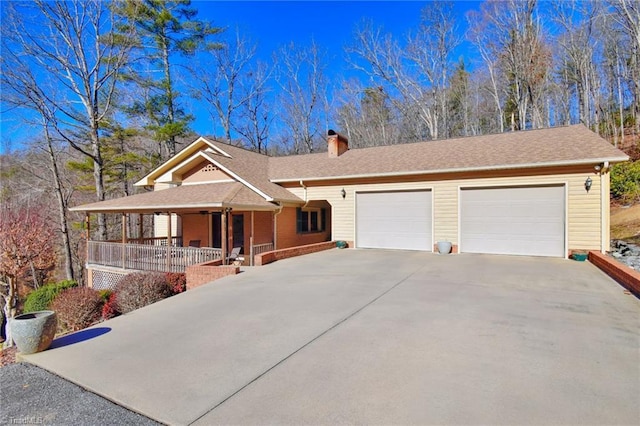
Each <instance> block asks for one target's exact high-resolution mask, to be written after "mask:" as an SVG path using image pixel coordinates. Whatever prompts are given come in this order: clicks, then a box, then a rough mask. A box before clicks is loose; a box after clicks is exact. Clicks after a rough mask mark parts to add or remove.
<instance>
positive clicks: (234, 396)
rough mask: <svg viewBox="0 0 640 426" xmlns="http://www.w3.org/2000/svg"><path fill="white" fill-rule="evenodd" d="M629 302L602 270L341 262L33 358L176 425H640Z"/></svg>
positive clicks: (258, 272)
mask: <svg viewBox="0 0 640 426" xmlns="http://www.w3.org/2000/svg"><path fill="white" fill-rule="evenodd" d="M623 290H624V289H622V288H621V287H620V286H618V285H617V284H616V283H615V282H613V281H612V280H611V279H609V278H608V277H607V276H606V275H604V274H603V273H601V272H600V271H599V270H598V269H597V268H595V267H594V266H593V265H591V264H589V263H586V262H585V263H583V262H574V261H569V260H563V259H546V258H527V257H511V256H484V255H450V256H439V255H435V254H428V253H419V252H400V251H382V250H330V251H326V252H321V253H316V254H312V255H308V256H303V257H299V258H294V259H289V260H284V261H279V262H276V263H274V264H271V265H268V266H265V267H260V268H254V269H252V270H250V271H247V272H244V273H242V274H240V275H237V276H234V277H227V278H225V279H222V280H219V281H216V282H214V283H211V284H208V285H205V286H203V287H200V288H197V289H195V290H192V291H189V292H187V293H184V294H181V295H179V296H176V297H173V298H170V299H167V300H165V301H162V302H159V303H157V304H155V305H152V306H149V307H146V308H144V309H140V310H138V311H136V312H134V313H131V314H129V315H125V316H122V317H119V318H116V319H113V320H111V321H108V322H105V323H103V324H100V326H99V327H102V331H101V332H96V333H95V335H96V336H95V337H93V338H90V339H87V340H84V341H80V342H77V343H74V344H69V345H64V346H61V344H63V343H65V342H64V341H63V342H58V345H57V346H59V347H57V348H54V349H51V350H49V351H46V352H43V353H41V354H36V355H31V356H28V357H26V359H27V360H28V361H29V362H32V363H34V364H36V365H38V366H40V367H43V368H45V369H47V370H49V371H52V372H54V373H56V374H58V375H60V376H62V377H64V378H66V379H68V380H70V381H72V382H75V383H77V384H79V385H81V386H83V387H85V388H87V389H89V390H91V391H93V392H96V393H98V394H100V395H102V396H104V397H106V398H109V399H111V400H113V401H115V402H117V403H119V404H121V405H123V406H126V407H128V408H130V409H132V410H134V411H137V412H140V413H142V414H144V415H146V416H149V417H151V418H153V419H156V420H158V421H161V422H165V423H170V424H181V425H189V424H197V425H209V424H343V423H358V424H364V423H375V424H383V423H384V424H387V423H394V424H410V423H411V424H639V423H640V408H639V404H638V403H639V397H638V395H640V362H639V361H640V302H639V301H638V300H637V299H636V298H635V297H633V296H631V295H628V294H625V292H624V291H623Z"/></svg>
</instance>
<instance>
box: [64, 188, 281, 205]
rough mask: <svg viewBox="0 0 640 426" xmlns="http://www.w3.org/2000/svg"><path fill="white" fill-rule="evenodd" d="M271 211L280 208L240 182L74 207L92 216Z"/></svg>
mask: <svg viewBox="0 0 640 426" xmlns="http://www.w3.org/2000/svg"><path fill="white" fill-rule="evenodd" d="M223 208H232V209H234V210H255V211H271V210H277V209H278V208H279V207H278V206H277V205H275V204H273V203H270V202H268V201H266V200H265V199H264V198H263V197H261V196H260V195H258V194H256V193H255V192H254V191H252V190H251V189H249V188H247V187H246V186H244V185H243V184H241V183H239V182H227V183H209V184H201V185H182V186H178V187H175V188H169V189H163V190H160V191H152V192H146V193H142V194H136V195H130V196H128V197H122V198H115V199H113V200H106V201H100V202H97V203H91V204H84V205H81V206H77V207H72V208H70V209H69V210H71V211H84V212H92V213H153V212H184V213H187V212H197V211H201V210H212V211H215V210H219V209H223Z"/></svg>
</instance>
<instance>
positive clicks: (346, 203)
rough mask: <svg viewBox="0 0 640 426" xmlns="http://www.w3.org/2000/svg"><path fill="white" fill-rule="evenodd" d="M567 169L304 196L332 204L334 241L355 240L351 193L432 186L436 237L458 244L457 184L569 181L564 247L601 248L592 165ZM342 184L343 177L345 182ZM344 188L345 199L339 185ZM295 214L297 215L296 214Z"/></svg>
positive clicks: (314, 191)
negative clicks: (565, 171)
mask: <svg viewBox="0 0 640 426" xmlns="http://www.w3.org/2000/svg"><path fill="white" fill-rule="evenodd" d="M582 170H583V171H580V172H575V169H574V170H572V173H568V174H554V175H541V174H540V172H539V171H538V170H532V171H531V174H532V175H534V176H502V177H496V178H490V177H482V178H476V179H473V178H466V179H449V180H441V181H427V180H425V181H413V182H405V183H402V182H388V183H362V184H356V185H349V184H342V183H339V182H332V183H334V184H335V186H334V185H332V186H308V187H307V199H309V200H327V201H329V203H330V204H331V206H332V208H333V235H332V239H334V240H348V241H353V240H354V237H355V232H354V217H355V214H354V212H355V205H354V203H355V197H354V194H355V192H356V191H390V190H407V189H432V190H433V196H434V204H433V205H434V241H441V240H448V241H451V242H452V243H454V244H459V240H458V194H459V188H465V187H477V186H519V185H520V186H522V185H553V184H555V185H557V184H562V185H563V184H565V183H567V184H568V189H567V204H568V211H567V215H568V219H569V222H568V223H569V224H568V229H567V234H568V242H567V243H568V244H567V245H568V248H569V249H598V250H599V249H600V244H601V240H600V227H601V222H600V221H601V217H600V215H601V209H600V203H601V200H600V179H599V178H598V176H597V175H595V174H593V169H590V168H584V169H582ZM589 176H591V179H592V180H593V186H592V187H591V191H589V193H587V192H586V191H585V189H584V182H585V180H586V179H587V177H589ZM345 183H346V181H345ZM342 188H344V189H345V191H346V192H347V196H346V198H345V199H344V200H343V199H342V197H341V196H340V190H341V189H342ZM290 190H291V192H293V193H294V194H296V195H297V196H299V197H301V198H303V197H304V190H303V189H302V188H290ZM294 219H295V217H294Z"/></svg>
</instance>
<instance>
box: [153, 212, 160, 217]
mask: <svg viewBox="0 0 640 426" xmlns="http://www.w3.org/2000/svg"><path fill="white" fill-rule="evenodd" d="M153 214H155V215H156V216H160V215H161V214H162V212H153Z"/></svg>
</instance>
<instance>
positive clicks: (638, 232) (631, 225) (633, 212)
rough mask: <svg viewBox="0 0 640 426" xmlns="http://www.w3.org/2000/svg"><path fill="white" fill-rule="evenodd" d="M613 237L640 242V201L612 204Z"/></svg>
mask: <svg viewBox="0 0 640 426" xmlns="http://www.w3.org/2000/svg"><path fill="white" fill-rule="evenodd" d="M611 238H612V239H615V240H625V241H628V242H631V243H635V244H640V203H637V204H634V205H632V206H630V207H624V206H617V205H612V206H611Z"/></svg>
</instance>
